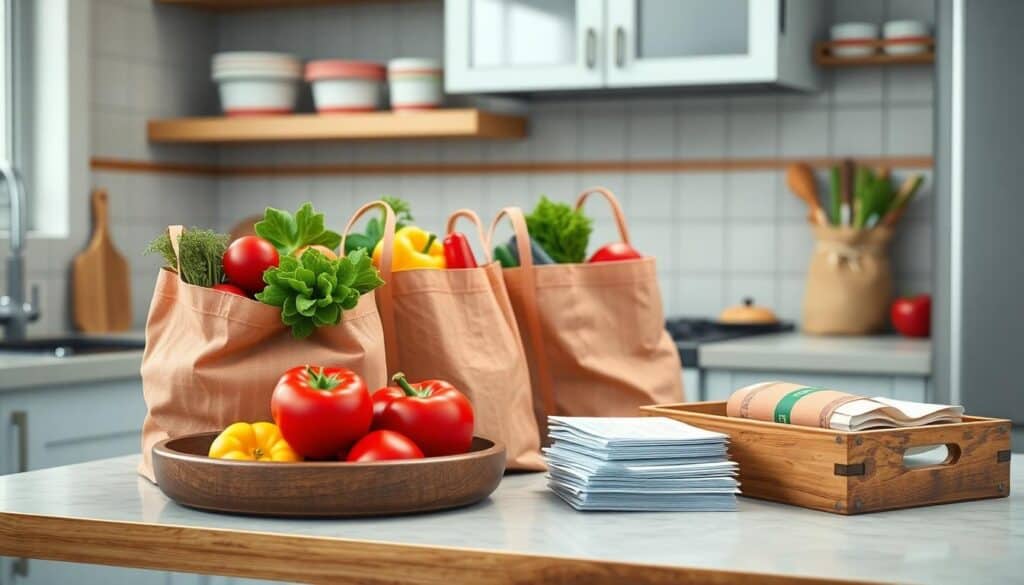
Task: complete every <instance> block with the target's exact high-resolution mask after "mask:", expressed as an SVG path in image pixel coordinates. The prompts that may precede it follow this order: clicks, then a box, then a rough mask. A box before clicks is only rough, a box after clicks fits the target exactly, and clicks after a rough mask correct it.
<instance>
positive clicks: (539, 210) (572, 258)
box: [526, 196, 594, 264]
mask: <svg viewBox="0 0 1024 585" xmlns="http://www.w3.org/2000/svg"><path fill="white" fill-rule="evenodd" d="M526 227H527V228H528V229H529V230H530V238H531V239H532V240H533V241H534V242H536V243H537V244H539V245H540V247H541V248H543V249H544V251H545V252H547V253H548V255H549V256H551V259H552V260H554V261H555V262H558V263H560V264H566V263H579V262H583V259H584V258H585V257H586V254H587V244H588V243H589V242H590V233H591V232H592V231H594V222H593V221H592V220H591V219H590V218H589V217H587V216H585V215H583V212H582V211H576V210H575V209H573V208H572V207H570V206H569V205H567V204H565V203H555V202H553V201H551V200H550V199H548V198H547V197H546V196H545V197H541V198H540V202H539V203H537V206H536V207H534V208H533V212H532V213H530V214H529V215H527V216H526Z"/></svg>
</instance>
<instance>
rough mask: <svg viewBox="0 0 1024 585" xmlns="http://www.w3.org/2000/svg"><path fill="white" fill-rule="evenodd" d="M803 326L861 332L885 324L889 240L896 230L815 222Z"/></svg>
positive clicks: (816, 330)
mask: <svg viewBox="0 0 1024 585" xmlns="http://www.w3.org/2000/svg"><path fill="white" fill-rule="evenodd" d="M814 237H815V239H816V240H817V244H816V245H815V247H814V252H813V253H812V255H811V265H810V268H809V269H808V271H807V290H806V292H805V293H804V311H803V313H804V314H803V322H802V327H803V330H804V331H806V332H807V333H818V334H839V335H863V334H865V333H874V332H877V331H879V330H881V329H883V328H884V327H885V325H886V323H887V321H888V314H889V301H890V298H891V297H892V269H891V268H890V266H889V255H888V250H887V248H888V245H889V240H891V239H892V230H891V229H890V228H887V227H876V228H873V229H869V230H860V229H853V228H847V227H832V226H820V225H819V226H814Z"/></svg>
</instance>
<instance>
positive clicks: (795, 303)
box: [774, 276, 807, 321]
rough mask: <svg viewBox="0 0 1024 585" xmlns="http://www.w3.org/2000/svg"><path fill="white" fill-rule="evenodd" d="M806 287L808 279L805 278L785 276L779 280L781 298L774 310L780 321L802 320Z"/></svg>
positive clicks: (779, 297) (778, 299)
mask: <svg viewBox="0 0 1024 585" xmlns="http://www.w3.org/2000/svg"><path fill="white" fill-rule="evenodd" d="M806 286H807V279H806V278H804V277H793V276H783V277H782V278H779V279H778V289H779V296H778V298H777V301H778V302H776V304H775V307H774V308H775V311H776V314H777V315H778V317H779V318H780V319H785V320H787V321H799V320H800V318H801V315H802V313H803V304H804V289H805V288H806Z"/></svg>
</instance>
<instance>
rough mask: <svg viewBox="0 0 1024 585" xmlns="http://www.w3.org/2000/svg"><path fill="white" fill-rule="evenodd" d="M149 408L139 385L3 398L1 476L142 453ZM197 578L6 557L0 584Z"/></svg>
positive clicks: (171, 584) (190, 583)
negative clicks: (143, 425) (142, 438)
mask: <svg viewBox="0 0 1024 585" xmlns="http://www.w3.org/2000/svg"><path fill="white" fill-rule="evenodd" d="M145 414H146V406H145V403H144V402H143V399H142V382H141V380H138V379H135V380H111V381H108V382H102V383H90V384H84V385H79V386H73V387H69V386H64V387H59V388H47V387H39V388H27V389H25V390H19V391H14V392H5V393H3V394H0V421H2V422H3V443H2V445H3V448H2V449H0V473H17V472H18V471H21V470H24V469H28V470H34V469H42V468H45V467H55V466H59V465H68V464H71V463H80V462H83V461H89V460H91V459H103V458H106V457H116V456H119V455H129V454H131V453H138V451H139V434H140V431H141V429H142V419H143V417H144V416H145ZM197 579H198V576H196V575H186V574H171V573H166V572H163V571H146V570H141V569H125V568H119V567H106V566H102V565H86V564H78V563H63V562H57V561H42V560H37V559H10V558H4V559H2V562H0V584H2V585H34V584H38V585H54V584H61V583H71V584H74V585H119V584H125V585H128V584H132V585H135V584H140V585H150V584H151V585H194V584H195V583H196V582H197Z"/></svg>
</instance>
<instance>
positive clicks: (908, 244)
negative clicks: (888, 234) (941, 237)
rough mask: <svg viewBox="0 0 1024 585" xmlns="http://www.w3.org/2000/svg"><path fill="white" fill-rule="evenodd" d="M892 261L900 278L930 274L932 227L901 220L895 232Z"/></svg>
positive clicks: (916, 221) (918, 222)
mask: <svg viewBox="0 0 1024 585" xmlns="http://www.w3.org/2000/svg"><path fill="white" fill-rule="evenodd" d="M895 231H896V233H895V236H894V238H893V243H892V261H893V266H894V269H895V272H896V273H897V274H899V275H900V276H901V277H924V276H927V275H929V274H931V272H932V226H931V224H929V223H926V222H924V221H920V220H912V221H908V220H907V218H903V221H901V222H900V223H899V224H898V227H897V229H896V230H895Z"/></svg>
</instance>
